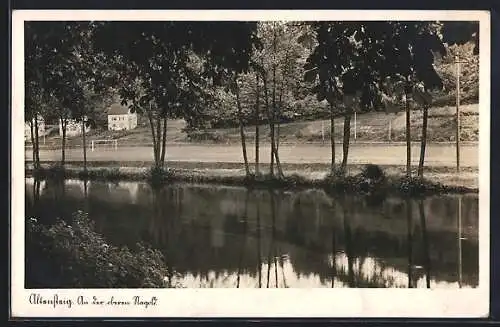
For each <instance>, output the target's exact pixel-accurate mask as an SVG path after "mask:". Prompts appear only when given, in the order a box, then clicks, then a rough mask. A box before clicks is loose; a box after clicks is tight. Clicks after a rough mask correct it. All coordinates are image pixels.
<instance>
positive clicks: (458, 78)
mask: <svg viewBox="0 0 500 327" xmlns="http://www.w3.org/2000/svg"><path fill="white" fill-rule="evenodd" d="M461 63H465V61H460V60H459V58H458V56H455V64H456V67H457V78H456V81H457V85H456V91H457V93H456V98H457V110H456V119H457V125H456V136H455V139H456V147H457V173H458V172H460V64H461Z"/></svg>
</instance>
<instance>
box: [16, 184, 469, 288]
mask: <svg viewBox="0 0 500 327" xmlns="http://www.w3.org/2000/svg"><path fill="white" fill-rule="evenodd" d="M51 183H52V184H51ZM77 210H84V211H87V212H88V213H89V217H90V218H91V219H93V220H94V221H95V223H96V229H97V231H98V232H100V233H102V234H103V235H104V236H105V237H106V238H107V239H108V240H109V242H111V243H113V244H114V245H133V244H135V243H137V242H138V241H145V242H147V243H149V244H151V245H152V246H153V247H155V248H157V249H159V250H160V251H162V252H163V253H164V255H165V257H166V258H167V263H168V265H169V266H170V267H171V268H173V269H174V270H175V271H176V276H177V277H176V279H177V280H176V281H175V282H177V283H180V284H181V285H183V286H185V287H192V288H202V287H221V288H222V287H225V288H227V287H240V288H255V287H262V288H266V287H270V288H275V287H279V288H282V287H292V288H293V287H419V288H426V287H430V288H458V287H477V286H478V271H479V261H478V260H479V251H478V197H477V195H464V196H439V197H428V198H426V199H424V200H411V201H409V200H405V199H401V198H387V199H385V200H383V201H377V202H376V203H372V201H368V200H367V199H366V198H363V197H344V198H338V197H331V196H329V195H327V194H325V193H324V192H323V191H320V190H312V189H311V190H301V191H281V190H280V191H278V190H275V191H269V190H258V191H257V190H253V191H248V190H247V189H245V188H239V187H222V186H217V187H215V186H202V185H187V184H179V185H173V186H169V187H166V188H164V189H162V190H160V191H153V190H152V189H151V188H150V187H149V186H148V185H147V184H145V183H137V182H120V183H105V182H88V183H87V185H86V187H85V185H84V183H83V182H81V181H76V180H67V181H65V183H64V185H63V184H62V183H59V184H54V182H48V181H47V182H46V181H42V182H37V183H34V181H33V179H26V217H29V216H38V217H40V219H41V220H42V221H45V222H47V223H50V222H53V221H54V219H55V218H56V217H62V218H65V219H70V217H71V214H72V213H74V212H75V211H77ZM26 255H27V256H29V255H30V254H29V253H27V254H26Z"/></svg>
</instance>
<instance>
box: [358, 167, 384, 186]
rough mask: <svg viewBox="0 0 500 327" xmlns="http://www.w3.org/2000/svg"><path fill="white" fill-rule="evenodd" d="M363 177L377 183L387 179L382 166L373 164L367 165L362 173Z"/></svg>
mask: <svg viewBox="0 0 500 327" xmlns="http://www.w3.org/2000/svg"><path fill="white" fill-rule="evenodd" d="M361 176H362V177H363V178H365V179H368V180H371V181H375V182H382V181H384V180H385V177H386V176H385V173H384V170H383V169H382V168H380V166H378V165H373V164H369V165H366V166H365V167H364V168H363V170H362V171H361Z"/></svg>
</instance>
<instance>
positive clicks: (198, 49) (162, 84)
mask: <svg viewBox="0 0 500 327" xmlns="http://www.w3.org/2000/svg"><path fill="white" fill-rule="evenodd" d="M254 30H255V24H254V23H244V22H107V23H101V24H100V29H99V32H98V33H97V37H96V45H97V47H98V48H99V49H101V50H102V52H103V53H104V54H106V56H107V60H108V63H109V64H112V65H113V66H114V67H115V68H116V70H117V71H118V72H119V78H118V80H119V83H115V86H117V87H118V89H119V93H120V97H121V99H122V101H123V102H124V103H126V104H129V105H130V107H131V108H132V110H136V111H139V112H142V113H144V114H146V116H147V117H148V120H149V123H150V128H151V133H152V137H153V154H154V160H155V166H156V167H158V168H161V167H164V163H165V153H166V131H167V119H169V118H176V117H186V116H189V115H192V114H198V113H199V111H200V110H199V108H197V104H199V103H200V101H201V99H202V98H203V97H204V96H205V93H206V92H205V90H206V85H207V82H208V81H209V80H211V81H212V82H213V83H215V84H219V83H221V81H222V80H224V77H226V76H227V75H228V74H229V73H231V72H233V73H240V72H243V71H245V70H247V69H248V61H249V58H250V55H251V48H252V44H253V43H255V42H256V38H255V36H254V34H253V31H254ZM227 31H230V33H229V34H227ZM115 82H117V81H115Z"/></svg>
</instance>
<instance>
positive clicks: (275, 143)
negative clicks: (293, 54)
mask: <svg viewBox="0 0 500 327" xmlns="http://www.w3.org/2000/svg"><path fill="white" fill-rule="evenodd" d="M276 39H277V35H276V25H274V28H273V113H272V128H271V143H272V146H273V147H274V149H273V150H272V151H271V156H272V152H274V158H275V159H276V168H277V169H278V175H279V177H280V178H282V177H283V170H282V169H281V163H280V160H279V155H278V143H279V134H278V139H276V129H275V126H276V114H277V108H276ZM278 129H279V122H278Z"/></svg>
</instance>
